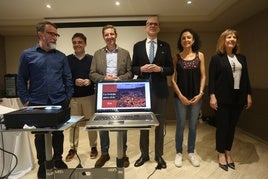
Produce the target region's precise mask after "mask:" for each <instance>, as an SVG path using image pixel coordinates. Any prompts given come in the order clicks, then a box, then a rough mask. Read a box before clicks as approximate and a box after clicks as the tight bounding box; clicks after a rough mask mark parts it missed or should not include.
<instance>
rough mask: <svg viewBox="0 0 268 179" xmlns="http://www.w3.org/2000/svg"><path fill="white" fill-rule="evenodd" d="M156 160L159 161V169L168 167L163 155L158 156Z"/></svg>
mask: <svg viewBox="0 0 268 179" xmlns="http://www.w3.org/2000/svg"><path fill="white" fill-rule="evenodd" d="M155 161H156V162H157V168H158V169H161V168H167V164H166V162H165V160H164V159H163V158H162V157H158V158H156V159H155Z"/></svg>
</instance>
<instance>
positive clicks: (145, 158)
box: [134, 157, 150, 167]
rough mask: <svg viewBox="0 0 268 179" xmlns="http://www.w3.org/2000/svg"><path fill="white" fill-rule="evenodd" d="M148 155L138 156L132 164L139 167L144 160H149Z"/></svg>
mask: <svg viewBox="0 0 268 179" xmlns="http://www.w3.org/2000/svg"><path fill="white" fill-rule="evenodd" d="M149 160H150V158H149V157H140V158H139V159H138V160H137V161H136V162H135V164H134V166H135V167H140V166H142V165H143V164H144V163H145V162H147V161H149Z"/></svg>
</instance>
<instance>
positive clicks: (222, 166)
mask: <svg viewBox="0 0 268 179" xmlns="http://www.w3.org/2000/svg"><path fill="white" fill-rule="evenodd" d="M219 167H220V168H221V169H223V170H225V171H228V165H227V164H221V163H219Z"/></svg>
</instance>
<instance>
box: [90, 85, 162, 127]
mask: <svg viewBox="0 0 268 179" xmlns="http://www.w3.org/2000/svg"><path fill="white" fill-rule="evenodd" d="M95 110H96V112H95V114H94V115H93V116H92V117H91V119H90V120H89V121H88V122H87V124H86V129H97V130H100V129H116V130H120V129H122V130H124V129H129V128H151V127H152V126H158V125H159V122H158V120H157V118H156V116H155V114H154V113H153V112H152V111H151V90H150V82H149V81H141V80H131V81H101V82H98V83H97V84H96V109H95Z"/></svg>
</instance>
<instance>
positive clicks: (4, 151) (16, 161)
mask: <svg viewBox="0 0 268 179" xmlns="http://www.w3.org/2000/svg"><path fill="white" fill-rule="evenodd" d="M1 133H3V132H1ZM2 143H3V146H4V142H3V134H2ZM0 150H1V151H2V152H3V162H4V158H5V157H4V153H7V154H10V155H12V156H13V157H15V166H14V167H13V168H12V169H11V170H10V171H9V173H8V174H6V175H5V176H2V175H3V172H4V170H3V171H2V173H1V178H8V177H9V175H11V173H12V172H13V171H14V170H15V168H16V167H17V165H18V157H17V156H16V155H15V154H14V153H11V152H9V151H7V150H5V149H4V148H1V147H0ZM3 164H5V163H3ZM4 166H5V165H3V169H4Z"/></svg>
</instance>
